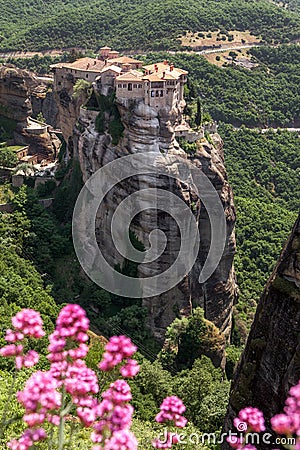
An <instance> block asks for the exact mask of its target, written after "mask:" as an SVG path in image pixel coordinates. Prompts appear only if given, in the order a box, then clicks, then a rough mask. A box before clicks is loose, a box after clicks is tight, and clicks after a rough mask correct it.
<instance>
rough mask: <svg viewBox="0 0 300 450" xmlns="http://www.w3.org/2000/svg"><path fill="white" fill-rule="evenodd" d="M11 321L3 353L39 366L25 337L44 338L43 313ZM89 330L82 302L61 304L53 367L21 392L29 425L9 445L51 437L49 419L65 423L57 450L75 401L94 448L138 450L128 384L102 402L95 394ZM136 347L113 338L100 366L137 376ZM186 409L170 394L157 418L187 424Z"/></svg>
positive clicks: (18, 447) (112, 389)
mask: <svg viewBox="0 0 300 450" xmlns="http://www.w3.org/2000/svg"><path fill="white" fill-rule="evenodd" d="M12 324H13V327H14V329H13V330H7V333H6V341H7V342H8V345H6V346H5V347H3V348H2V349H0V354H1V355H2V356H13V357H15V360H16V366H17V368H18V369H19V368H22V367H30V366H32V365H34V364H36V363H37V361H38V354H37V353H36V352H35V351H34V350H29V351H28V352H27V353H26V354H24V350H23V345H22V341H23V340H24V339H25V337H33V338H40V337H42V336H44V331H43V330H42V320H41V317H40V315H39V313H37V312H36V311H33V310H30V309H25V310H23V311H20V312H19V313H18V314H17V315H16V316H15V317H14V318H13V319H12ZM88 328H89V320H88V318H87V317H86V314H85V312H84V310H83V309H82V308H81V307H80V306H79V305H75V304H70V305H67V306H65V307H64V308H62V310H61V312H60V314H59V316H58V318H57V321H56V327H55V330H54V332H53V333H52V334H51V335H50V336H49V341H50V343H49V346H48V350H49V355H48V359H49V361H50V363H51V364H50V369H49V370H48V371H37V372H35V373H33V374H32V375H31V377H30V378H29V379H28V380H27V382H26V384H25V387H24V389H23V390H22V391H20V392H18V393H17V399H18V401H19V402H20V403H21V404H22V406H23V407H24V409H25V413H24V416H23V420H24V422H25V423H26V425H27V429H26V430H25V431H24V433H23V434H22V435H21V437H20V438H19V439H12V440H11V441H10V442H9V443H8V447H9V448H10V449H12V450H28V449H29V448H31V447H33V446H34V445H35V443H38V442H39V441H41V440H43V439H46V438H47V434H46V431H45V430H44V428H41V426H42V425H43V424H45V423H46V422H49V423H52V424H53V425H56V426H59V427H60V431H59V432H58V434H57V435H58V448H63V446H64V436H63V433H62V430H63V423H64V421H65V418H66V416H67V414H68V413H69V411H70V410H71V407H72V405H73V406H75V407H76V411H77V416H78V417H79V419H80V421H81V423H82V424H83V425H84V426H85V427H92V430H93V432H92V435H91V438H92V442H93V443H94V444H95V445H94V447H93V450H137V447H138V442H137V440H136V438H135V436H134V434H133V433H132V432H131V431H130V427H131V423H132V415H133V407H132V406H131V405H130V404H129V402H130V400H131V399H132V395H131V390H130V386H129V385H128V383H127V382H126V381H125V380H124V379H118V380H116V381H114V382H113V383H111V384H110V386H109V388H108V389H107V390H105V391H104V392H103V393H102V399H101V401H99V400H98V398H97V397H96V395H97V394H98V392H99V384H98V377H97V375H96V373H95V372H94V371H93V370H92V369H90V368H89V367H87V365H86V363H85V361H84V360H83V359H84V358H85V356H86V355H87V352H88V346H87V341H88V334H87V331H88ZM136 350H137V348H136V346H135V345H134V344H133V343H132V342H131V340H130V339H129V338H128V337H126V336H113V337H112V338H111V339H110V340H109V342H108V343H107V345H106V347H105V352H104V355H103V359H102V361H101V362H100V364H99V368H100V369H101V370H102V371H104V372H106V371H109V370H112V369H113V368H115V367H116V366H118V369H119V371H120V373H121V375H122V376H123V378H132V377H134V376H135V375H136V374H137V373H138V371H139V366H138V364H137V362H136V361H135V360H134V359H131V358H132V355H133V354H134V353H135V352H136ZM65 394H68V396H66V395H65ZM67 398H69V399H71V401H70V403H69V404H66V399H67ZM184 411H185V406H184V405H183V403H182V401H181V400H180V399H179V398H177V397H175V396H173V397H168V398H166V399H165V400H164V401H163V403H162V405H161V407H160V413H159V414H158V415H157V417H156V420H157V422H172V423H173V424H174V425H175V426H177V427H184V426H185V424H186V421H187V420H186V419H185V417H183V416H182V414H183V413H184ZM7 423H9V421H8V422H7ZM177 442H178V436H177V435H176V433H172V435H171V433H170V434H169V435H168V444H167V446H166V447H163V446H161V445H160V444H159V443H157V442H155V443H153V445H154V447H156V448H170V447H172V445H173V444H175V443H177Z"/></svg>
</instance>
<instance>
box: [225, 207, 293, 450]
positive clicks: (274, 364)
mask: <svg viewBox="0 0 300 450" xmlns="http://www.w3.org/2000/svg"><path fill="white" fill-rule="evenodd" d="M299 324H300V215H299V217H298V219H297V221H296V223H295V226H294V228H293V230H292V233H291V235H290V237H289V239H288V241H287V243H286V245H285V247H284V249H283V252H282V254H281V256H280V258H279V260H278V262H277V264H276V267H275V269H274V271H273V274H272V275H271V277H270V279H269V281H268V283H267V285H266V288H265V290H264V293H263V295H262V297H261V300H260V302H259V304H258V307H257V311H256V315H255V319H254V322H253V325H252V327H251V331H250V334H249V337H248V341H247V344H246V348H245V351H244V353H243V355H242V358H241V360H240V363H239V366H238V368H237V371H236V374H235V378H234V381H233V388H232V392H231V396H230V403H229V408H228V414H227V417H226V423H225V429H226V431H227V430H229V429H232V430H233V429H234V427H233V426H232V420H233V418H234V417H235V416H236V415H237V413H238V411H239V410H240V409H241V408H243V407H245V406H247V405H250V406H255V407H258V408H260V409H261V410H262V411H263V413H264V415H265V417H266V418H267V420H269V419H270V418H271V417H272V416H273V415H275V414H277V413H279V412H281V411H282V410H283V407H284V403H285V399H286V397H287V394H288V391H289V389H290V387H291V386H293V385H295V384H296V383H297V382H298V380H299V379H300V341H299V336H300V335H299V332H300V325H299ZM273 447H274V446H273ZM273 447H268V446H267V445H264V444H263V443H261V445H260V447H259V448H260V449H261V450H264V449H269V448H273ZM277 447H278V446H277ZM223 448H224V449H225V448H229V447H227V445H225V444H224V447H223Z"/></svg>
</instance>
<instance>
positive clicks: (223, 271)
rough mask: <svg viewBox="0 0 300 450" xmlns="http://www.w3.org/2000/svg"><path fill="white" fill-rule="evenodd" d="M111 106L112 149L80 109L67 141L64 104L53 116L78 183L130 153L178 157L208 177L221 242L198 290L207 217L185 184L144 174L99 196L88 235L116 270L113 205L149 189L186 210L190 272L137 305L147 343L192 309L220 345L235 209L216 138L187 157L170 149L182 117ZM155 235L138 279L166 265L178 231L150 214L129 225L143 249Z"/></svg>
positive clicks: (231, 285)
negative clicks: (151, 256) (193, 242)
mask: <svg viewBox="0 0 300 450" xmlns="http://www.w3.org/2000/svg"><path fill="white" fill-rule="evenodd" d="M117 106H118V110H119V112H120V117H121V121H122V124H123V126H124V132H123V136H122V138H121V139H120V140H119V143H118V145H113V144H112V136H111V135H110V134H109V132H108V130H107V129H106V130H105V131H103V132H102V133H99V132H97V130H96V128H95V120H96V117H97V115H98V112H97V111H91V110H87V109H84V108H81V109H80V115H79V117H78V121H77V125H76V127H75V129H74V133H73V137H72V138H70V136H71V128H72V125H73V123H74V122H75V115H73V114H72V115H71V119H70V118H69V119H67V116H68V114H69V112H70V102H66V103H65V105H62V104H61V106H60V109H62V108H64V109H65V112H64V113H63V114H61V117H62V116H63V117H65V118H66V120H68V123H66V124H65V130H66V136H65V137H67V138H69V155H70V156H74V157H76V158H78V160H79V161H80V166H81V170H82V175H83V180H84V181H86V180H87V179H88V178H89V177H90V176H91V175H92V174H93V173H95V171H96V170H97V169H99V168H101V167H103V166H104V165H105V164H107V163H108V162H110V161H113V160H114V159H116V158H119V157H122V156H124V155H129V154H133V153H139V152H149V151H151V152H157V153H159V152H160V153H162V154H169V155H179V156H181V157H182V158H184V159H188V158H189V159H190V160H191V161H192V163H193V164H194V165H195V166H196V167H199V168H201V167H202V170H203V172H204V173H205V174H206V175H207V176H208V177H209V179H210V180H211V182H212V184H213V186H214V187H215V189H216V191H217V192H218V194H219V196H220V199H221V202H222V204H223V207H224V211H225V215H226V222H227V237H228V241H227V244H226V248H225V252H224V254H223V257H222V259H221V261H220V264H219V266H218V267H217V269H216V271H215V273H214V274H213V275H212V276H211V278H210V279H209V280H208V281H207V282H205V283H203V284H202V285H199V283H198V276H199V271H200V269H201V267H202V266H203V264H204V261H205V259H206V256H207V253H208V249H209V246H210V225H209V220H208V217H207V213H206V211H205V209H204V208H202V207H201V204H200V203H201V202H199V201H198V198H197V196H196V194H195V192H194V190H193V188H192V186H191V185H188V184H186V185H184V184H183V183H179V182H178V181H176V180H174V179H172V178H168V177H157V176H155V175H152V174H149V175H143V176H141V177H138V179H137V178H135V177H133V178H131V179H130V180H129V181H126V182H123V183H122V185H121V186H118V189H117V190H114V191H113V192H112V193H111V194H110V195H108V196H107V199H106V201H105V207H104V208H99V211H98V214H97V218H96V236H97V240H98V244H99V247H100V248H101V250H102V252H103V253H104V255H105V258H106V259H107V261H108V262H109V264H110V265H111V267H114V266H115V265H116V264H118V263H119V264H121V265H122V263H123V258H122V257H121V255H120V254H119V253H118V252H117V250H115V249H114V244H113V242H112V241H111V235H110V222H111V218H112V215H113V213H114V210H115V208H116V205H117V204H119V203H120V202H121V201H122V200H123V199H124V198H126V197H127V196H129V195H131V194H132V193H133V192H136V191H138V190H140V189H142V188H151V187H156V188H161V189H165V190H168V191H170V192H172V193H174V194H175V195H177V196H178V197H179V198H181V199H182V200H184V202H185V203H186V204H187V205H188V206H189V207H190V208H191V209H193V210H194V215H195V218H196V220H197V221H198V225H199V230H200V235H201V248H200V252H199V256H198V258H197V261H196V264H195V267H194V269H193V270H192V272H191V273H190V274H189V275H187V276H185V277H184V279H183V280H182V281H181V282H180V283H179V284H178V285H177V286H175V287H174V288H173V289H171V290H169V291H168V292H165V293H163V294H161V295H159V296H157V297H151V298H147V297H145V298H143V305H144V306H146V307H147V309H148V311H149V314H148V326H149V327H150V329H151V331H152V333H153V334H154V336H155V337H156V338H157V339H158V340H159V341H161V342H162V341H163V338H164V334H165V330H166V328H167V327H168V326H169V325H170V323H171V322H172V321H173V320H174V319H175V318H176V317H183V316H187V315H189V314H190V313H191V311H192V308H193V307H194V306H195V307H196V306H201V307H203V308H204V311H205V316H206V317H207V319H209V320H210V321H212V322H213V323H215V324H216V325H217V326H218V327H219V328H220V330H221V331H222V332H224V334H225V335H226V337H227V338H228V337H229V334H230V330H231V316H232V307H233V304H234V302H235V299H236V295H237V287H236V280H235V273H234V268H233V256H234V253H235V238H234V223H235V210H234V204H233V195H232V191H231V188H230V186H229V184H228V181H227V175H226V170H225V167H224V156H223V149H222V141H221V138H220V137H219V136H218V135H215V136H214V137H213V144H211V143H208V142H207V141H204V142H203V143H199V148H198V151H197V152H196V154H195V156H194V157H188V155H187V154H186V153H185V152H184V151H183V150H182V149H181V148H180V146H179V145H178V143H177V141H176V139H175V133H174V126H175V125H176V123H178V120H180V117H181V114H182V110H180V111H179V110H178V109H175V108H174V109H171V110H168V109H166V108H165V109H160V110H159V112H158V111H156V110H155V109H153V108H151V107H149V106H146V105H145V104H144V103H143V102H141V101H137V100H126V101H124V102H122V101H119V103H118V105H117ZM74 111H75V110H74ZM62 128H63V126H62ZM170 170H174V171H175V172H176V170H177V169H176V167H172V168H170ZM155 228H159V229H160V230H162V231H163V232H164V233H165V235H166V236H167V239H168V245H167V246H166V249H165V251H164V253H163V255H162V256H161V258H159V259H158V260H156V261H154V262H152V263H147V264H139V266H138V271H139V276H140V277H146V276H151V275H152V276H153V274H156V273H161V272H162V271H164V270H165V268H167V267H169V266H170V265H171V263H172V262H173V260H174V254H176V252H178V250H179V248H180V234H178V227H177V225H176V223H174V221H173V220H172V219H170V218H169V217H166V214H165V213H164V212H160V211H158V212H157V211H153V210H151V209H150V210H146V211H143V212H142V213H140V214H139V215H138V217H136V218H135V220H134V221H133V223H132V230H133V231H134V233H135V234H136V235H137V237H138V238H139V239H140V240H141V241H142V242H143V243H144V245H145V246H146V247H147V245H148V242H149V241H148V236H149V233H150V232H151V231H152V230H153V229H155Z"/></svg>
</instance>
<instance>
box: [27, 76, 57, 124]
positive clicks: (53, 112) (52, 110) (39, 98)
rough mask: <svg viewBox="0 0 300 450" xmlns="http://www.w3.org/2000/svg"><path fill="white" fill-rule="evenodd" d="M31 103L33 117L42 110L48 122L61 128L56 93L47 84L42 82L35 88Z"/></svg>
mask: <svg viewBox="0 0 300 450" xmlns="http://www.w3.org/2000/svg"><path fill="white" fill-rule="evenodd" d="M31 105H32V114H33V117H36V116H37V115H38V114H39V113H40V112H41V113H42V114H43V116H44V117H45V120H46V123H48V124H49V125H51V126H52V127H53V128H55V129H56V128H59V127H58V107H57V103H56V100H55V95H54V93H53V91H52V90H49V89H48V87H47V86H46V85H45V84H40V85H38V86H37V87H36V88H35V89H33V91H32V92H31Z"/></svg>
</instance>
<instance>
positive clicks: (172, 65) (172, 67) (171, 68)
mask: <svg viewBox="0 0 300 450" xmlns="http://www.w3.org/2000/svg"><path fill="white" fill-rule="evenodd" d="M173 69H174V64H170V72H172V70H173Z"/></svg>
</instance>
